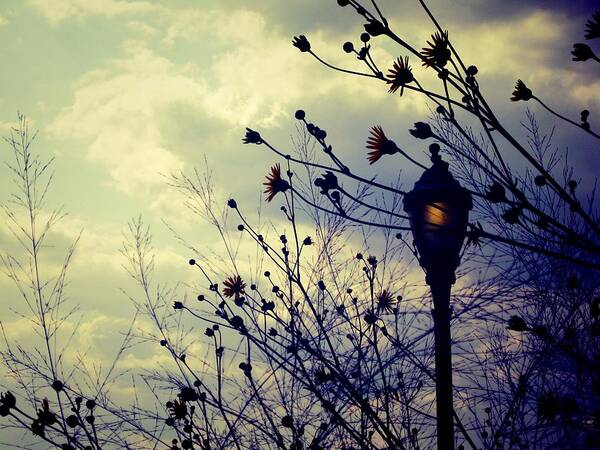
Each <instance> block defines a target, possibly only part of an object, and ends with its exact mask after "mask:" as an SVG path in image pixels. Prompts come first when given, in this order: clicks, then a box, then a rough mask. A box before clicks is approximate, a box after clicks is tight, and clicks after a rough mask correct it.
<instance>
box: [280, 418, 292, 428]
mask: <svg viewBox="0 0 600 450" xmlns="http://www.w3.org/2000/svg"><path fill="white" fill-rule="evenodd" d="M281 425H282V426H283V427H284V428H293V427H294V420H293V419H292V417H291V416H283V417H282V418H281Z"/></svg>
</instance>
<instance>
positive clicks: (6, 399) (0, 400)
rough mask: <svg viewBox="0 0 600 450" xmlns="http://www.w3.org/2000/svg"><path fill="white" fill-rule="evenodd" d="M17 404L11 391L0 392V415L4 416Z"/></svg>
mask: <svg viewBox="0 0 600 450" xmlns="http://www.w3.org/2000/svg"><path fill="white" fill-rule="evenodd" d="M15 406H17V399H16V398H15V396H14V395H13V394H12V392H8V391H7V392H5V393H4V394H0V416H2V417H6V416H8V414H9V413H10V410H11V409H12V408H14V407H15Z"/></svg>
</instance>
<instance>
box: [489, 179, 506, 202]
mask: <svg viewBox="0 0 600 450" xmlns="http://www.w3.org/2000/svg"><path fill="white" fill-rule="evenodd" d="M485 198H486V200H487V201H489V202H492V203H500V202H503V201H505V200H506V190H505V189H504V186H502V185H501V184H500V183H498V182H497V181H494V182H493V183H492V185H491V186H490V187H489V188H488V190H487V191H486V192H485Z"/></svg>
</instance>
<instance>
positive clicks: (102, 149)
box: [49, 10, 383, 204]
mask: <svg viewBox="0 0 600 450" xmlns="http://www.w3.org/2000/svg"><path fill="white" fill-rule="evenodd" d="M190 17H192V20H191V21H188V20H187V19H185V18H181V17H180V18H179V19H180V20H181V21H183V22H178V24H176V25H173V27H175V28H173V27H171V28H170V29H169V30H167V32H166V33H165V39H166V44H167V45H170V44H171V43H174V42H175V41H176V40H178V39H184V36H185V39H189V40H192V41H193V42H200V43H201V40H202V39H203V38H204V36H205V34H206V33H207V34H208V35H211V36H214V37H215V39H218V40H219V42H220V45H222V46H223V47H224V50H223V51H220V52H218V53H211V52H208V50H206V53H203V52H202V47H199V51H198V63H192V62H188V63H184V64H181V63H177V62H175V61H174V60H173V59H172V58H168V57H166V56H164V54H162V53H161V52H160V50H157V49H151V48H149V45H148V43H146V42H143V41H139V40H136V41H127V42H125V43H124V45H123V52H124V56H123V57H120V58H117V59H113V60H112V61H111V62H109V63H108V64H106V65H105V66H104V67H102V68H99V69H96V70H93V71H90V72H88V73H87V74H85V75H84V76H83V77H81V79H80V80H79V81H78V82H77V83H76V84H75V86H74V94H73V98H74V100H73V102H72V104H71V105H69V106H68V107H66V108H64V109H63V110H62V112H61V113H60V114H59V116H58V117H57V118H56V119H55V120H54V121H53V122H52V123H51V125H50V126H49V131H50V133H51V135H52V136H53V137H56V138H60V139H64V140H71V139H82V140H84V142H85V141H87V142H89V145H88V146H87V151H86V154H87V157H88V158H89V159H90V160H91V161H94V162H97V163H99V164H101V165H103V166H105V167H106V168H107V169H108V172H109V175H110V178H111V179H112V182H113V185H114V186H115V188H116V189H118V190H119V191H121V192H123V193H126V194H128V195H131V196H133V197H137V198H146V199H149V201H150V203H151V204H159V203H161V198H162V197H161V196H163V194H164V192H163V191H164V179H163V178H162V177H161V176H160V174H161V173H162V174H169V173H171V172H176V171H179V170H181V169H183V168H185V167H186V153H185V152H184V151H182V149H181V147H185V146H189V143H180V142H177V140H178V139H180V137H179V136H172V135H170V134H169V129H168V127H167V125H169V124H170V123H171V122H172V120H171V116H172V114H173V113H174V112H178V113H179V114H183V115H185V117H182V118H181V120H183V121H185V122H186V123H189V124H190V125H192V127H202V126H203V124H208V123H210V129H208V130H207V135H208V138H207V139H208V140H209V141H211V140H212V141H214V142H215V143H216V145H221V146H222V142H223V136H224V135H226V134H227V133H229V132H230V130H232V129H235V130H237V134H238V135H239V134H240V133H241V131H240V130H243V128H244V127H245V126H247V125H248V124H253V126H256V127H261V128H264V127H276V126H277V125H278V124H279V122H280V120H281V119H282V118H284V117H285V118H286V119H288V118H289V116H290V111H289V110H290V104H294V103H296V102H298V101H300V99H303V101H304V100H305V99H308V98H317V97H319V95H321V94H324V93H325V92H327V91H330V90H331V89H332V86H334V85H338V86H340V83H347V86H348V87H350V86H351V85H352V80H348V79H347V78H346V77H343V79H344V81H343V82H340V79H341V78H340V77H336V76H328V77H326V78H325V79H324V80H323V82H322V83H313V82H312V81H311V80H313V79H314V78H315V73H321V72H322V71H323V68H322V67H320V66H319V65H318V64H316V63H315V62H314V61H312V60H310V59H309V58H303V57H302V56H304V55H299V54H298V52H297V51H295V49H294V48H293V47H292V46H291V43H290V40H289V38H288V37H287V36H282V35H280V34H278V33H277V32H274V31H271V30H269V29H268V27H267V25H266V20H265V19H264V18H263V17H262V16H260V15H258V14H256V13H253V12H250V11H246V10H241V11H234V12H231V13H227V14H226V13H225V12H222V11H212V12H206V13H200V12H197V13H196V14H195V15H191V16H190ZM202 17H204V19H203V18H202ZM192 24H194V25H192ZM195 24H200V27H198V28H197V27H195ZM204 25H206V26H209V28H208V29H205V28H204ZM211 27H212V28H211ZM174 30H177V31H174ZM338 50H339V49H338ZM338 53H339V52H338ZM343 85H344V84H342V86H343ZM362 86H363V88H361V89H366V90H368V89H370V88H371V87H370V86H372V85H370V84H369V83H366V84H363V85H362ZM353 89H354V91H356V88H355V87H354V88H353ZM365 92H367V91H365ZM381 95H383V94H381ZM194 121H195V122H196V125H194ZM171 128H173V127H171ZM205 128H206V127H205ZM236 136H237V135H236ZM239 138H240V136H237V137H236V139H235V143H236V144H235V145H237V146H239V145H240V144H239ZM200 142H202V144H206V140H204V141H198V143H200ZM202 150H203V151H204V152H206V153H211V152H212V151H214V149H212V148H208V147H204V148H203V149H202ZM163 200H164V199H163ZM163 203H164V202H163Z"/></svg>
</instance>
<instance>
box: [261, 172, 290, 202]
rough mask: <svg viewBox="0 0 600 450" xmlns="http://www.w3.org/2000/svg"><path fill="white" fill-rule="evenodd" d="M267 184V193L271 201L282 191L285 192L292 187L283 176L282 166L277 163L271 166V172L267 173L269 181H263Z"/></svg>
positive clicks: (268, 199)
mask: <svg viewBox="0 0 600 450" xmlns="http://www.w3.org/2000/svg"><path fill="white" fill-rule="evenodd" d="M263 184H264V185H265V186H266V189H265V192H264V193H265V194H267V201H268V202H270V201H271V200H273V198H275V196H276V195H277V194H279V193H280V192H285V191H287V190H288V189H289V188H290V184H289V183H288V182H287V181H286V180H284V179H283V178H281V167H280V165H279V164H275V165H274V166H273V167H271V173H270V174H269V175H267V181H266V182H264V183H263Z"/></svg>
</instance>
